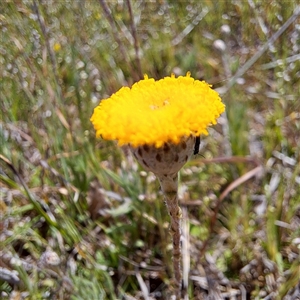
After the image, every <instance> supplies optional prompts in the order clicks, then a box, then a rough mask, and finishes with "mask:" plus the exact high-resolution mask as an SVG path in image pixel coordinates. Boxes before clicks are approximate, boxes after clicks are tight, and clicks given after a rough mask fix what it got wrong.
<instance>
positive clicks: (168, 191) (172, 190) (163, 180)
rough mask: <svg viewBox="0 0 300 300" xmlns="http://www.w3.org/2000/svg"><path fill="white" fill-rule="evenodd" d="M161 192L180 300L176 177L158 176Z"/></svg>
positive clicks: (178, 216) (179, 251)
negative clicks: (168, 217)
mask: <svg viewBox="0 0 300 300" xmlns="http://www.w3.org/2000/svg"><path fill="white" fill-rule="evenodd" d="M158 180H159V182H160V185H161V188H162V191H163V193H164V196H165V201H166V204H167V207H168V212H169V214H170V218H171V220H170V233H171V235H172V239H173V270H174V279H175V294H176V299H181V281H182V270H181V247H180V237H181V228H180V219H181V209H180V207H179V205H178V194H177V190H178V175H177V174H173V175H164V176H159V177H158Z"/></svg>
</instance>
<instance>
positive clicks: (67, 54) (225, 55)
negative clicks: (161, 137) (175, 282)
mask: <svg viewBox="0 0 300 300" xmlns="http://www.w3.org/2000/svg"><path fill="white" fill-rule="evenodd" d="M297 3H299V2H298V1H281V0H274V1H255V0H248V1H239V0H232V1H213V0H206V1H198V0H190V1H171V0H169V1H165V0H161V1H143V0H141V1H130V0H125V1H122V0H120V1H108V2H106V1H103V0H99V1H96V0H93V1H75V0H74V1H67V0H66V1H55V0H51V1H50V0H41V1H37V0H36V1H29V0H23V1H21V0H20V1H18V0H15V1H5V0H4V1H1V3H0V24H1V44H0V52H1V55H0V60H1V88H0V91H1V94H0V97H1V101H0V106H1V123H0V139H1V142H0V148H1V152H0V153H1V154H0V155H1V156H0V194H1V199H0V207H1V219H0V229H1V230H0V243H1V244H0V295H1V296H0V297H1V299H74V300H75V299H76V300H77V299H85V300H87V299H97V300H98V299H169V298H168V297H169V296H168V295H170V294H169V293H170V291H169V289H168V286H169V283H170V278H171V272H172V270H171V265H172V264H171V253H172V252H171V239H170V236H169V233H168V222H169V218H168V215H167V212H166V208H165V206H164V203H163V197H162V194H161V192H160V191H159V184H158V182H157V181H156V180H155V177H154V176H153V174H151V173H147V172H145V171H143V170H142V169H141V168H140V167H139V166H138V164H137V163H136V162H135V161H134V160H133V158H132V156H131V154H130V153H129V152H128V149H126V147H124V148H122V149H120V148H118V147H117V146H116V144H115V143H114V142H106V141H103V140H101V139H96V138H95V134H94V130H93V128H92V125H91V123H90V121H89V119H90V116H91V114H92V112H93V109H94V107H95V106H96V105H97V104H98V103H99V101H100V100H101V99H103V98H106V97H108V96H109V95H111V94H112V93H114V92H116V91H117V90H118V89H119V88H120V87H122V86H124V85H125V86H131V85H132V84H133V83H134V82H135V81H137V80H139V79H141V78H142V77H143V74H144V73H145V74H148V75H149V77H154V78H156V79H159V78H162V77H164V76H168V75H170V74H171V73H175V74H176V75H185V73H186V72H187V71H191V74H192V76H193V77H194V78H197V79H204V80H205V81H207V82H209V83H210V84H212V85H213V87H214V88H215V89H217V90H218V91H219V93H220V95H221V97H222V99H223V101H224V102H225V104H226V108H227V110H226V114H225V115H223V116H222V117H221V118H220V120H219V124H218V125H217V126H215V127H213V128H211V129H210V135H209V136H208V137H202V139H201V150H200V154H199V155H198V156H195V157H193V158H192V159H191V160H190V162H189V163H188V164H187V165H186V166H185V168H184V169H183V170H182V172H181V184H180V199H181V207H182V210H183V224H182V226H183V251H184V259H183V267H184V285H185V287H186V289H187V292H186V293H187V295H186V299H285V300H287V299H300V298H299V294H300V283H299V282H300V258H299V251H300V250H299V249H300V238H299V237H300V196H299V195H300V164H299V161H300V152H299V151H300V146H299V145H300V133H299V132H300V91H299V89H300V21H299V12H300V9H299V5H298V4H297ZM297 5H298V6H297ZM286 22H288V23H287V24H286ZM285 24H286V26H285ZM277 33H278V34H277ZM183 101H184V99H183ZM209 297H210V298H209ZM218 297H219V298H218ZM297 297H298V298H297Z"/></svg>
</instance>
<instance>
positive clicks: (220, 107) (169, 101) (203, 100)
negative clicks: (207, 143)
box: [91, 72, 225, 148]
mask: <svg viewBox="0 0 300 300" xmlns="http://www.w3.org/2000/svg"><path fill="white" fill-rule="evenodd" d="M224 110H225V105H224V104H223V103H222V102H221V98H220V97H219V95H218V93H217V92H216V91H214V90H212V89H211V87H210V85H208V84H207V83H206V82H204V81H199V80H195V79H193V78H192V77H191V76H190V73H189V72H188V73H187V74H186V76H179V77H178V78H175V76H174V75H171V77H165V78H164V79H161V80H158V81H155V80H154V79H149V78H148V76H145V78H144V79H143V80H140V81H139V82H137V83H135V84H134V85H133V86H132V87H131V88H128V87H123V88H121V89H120V90H119V91H118V92H116V93H115V94H113V95H112V96H111V97H110V98H108V99H104V100H102V101H101V102H100V104H99V106H97V107H96V108H95V110H94V113H93V115H92V117H91V122H92V123H93V125H94V128H95V130H96V134H97V136H101V137H102V138H103V139H106V140H117V141H118V144H119V145H124V144H131V146H133V147H138V146H141V145H154V146H155V147H157V148H159V147H161V146H162V145H163V144H164V143H165V142H171V143H174V144H178V143H179V142H180V140H181V138H182V137H184V136H190V135H193V136H199V135H200V134H205V135H207V134H208V132H207V127H208V126H210V125H211V124H216V120H217V118H218V117H219V116H220V114H221V113H222V112H224Z"/></svg>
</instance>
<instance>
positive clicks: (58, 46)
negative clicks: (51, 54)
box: [53, 43, 61, 52]
mask: <svg viewBox="0 0 300 300" xmlns="http://www.w3.org/2000/svg"><path fill="white" fill-rule="evenodd" d="M60 49H61V45H60V43H55V44H54V45H53V50H54V51H55V52H58V51H59V50H60Z"/></svg>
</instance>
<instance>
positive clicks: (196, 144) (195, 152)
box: [194, 136, 200, 155]
mask: <svg viewBox="0 0 300 300" xmlns="http://www.w3.org/2000/svg"><path fill="white" fill-rule="evenodd" d="M199 148H200V136H196V141H195V148H194V155H196V154H198V153H199Z"/></svg>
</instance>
